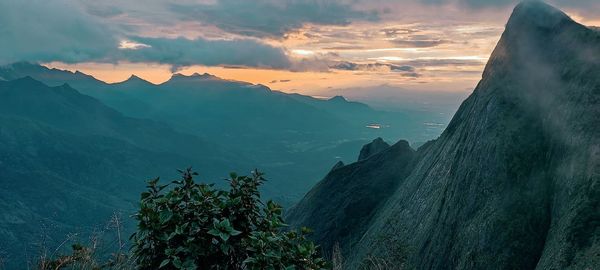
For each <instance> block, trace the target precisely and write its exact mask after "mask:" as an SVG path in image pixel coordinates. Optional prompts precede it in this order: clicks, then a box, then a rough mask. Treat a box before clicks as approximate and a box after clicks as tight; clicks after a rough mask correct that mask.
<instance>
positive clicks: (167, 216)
mask: <svg viewBox="0 0 600 270" xmlns="http://www.w3.org/2000/svg"><path fill="white" fill-rule="evenodd" d="M172 217H173V212H171V210H163V211H161V212H160V214H159V220H160V224H166V223H167V222H169V220H171V218H172Z"/></svg>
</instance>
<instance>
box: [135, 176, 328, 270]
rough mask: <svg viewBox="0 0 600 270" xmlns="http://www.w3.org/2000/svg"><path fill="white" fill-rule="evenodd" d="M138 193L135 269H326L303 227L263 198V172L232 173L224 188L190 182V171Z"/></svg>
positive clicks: (156, 183) (277, 206) (155, 183)
mask: <svg viewBox="0 0 600 270" xmlns="http://www.w3.org/2000/svg"><path fill="white" fill-rule="evenodd" d="M182 174H183V177H182V179H181V180H178V181H172V182H171V183H169V184H166V185H160V184H159V181H158V179H155V180H152V181H150V182H149V184H148V190H147V191H146V192H144V193H142V198H141V205H140V210H139V212H138V213H137V214H136V216H135V218H136V220H137V222H138V230H137V232H135V233H134V234H133V235H132V237H131V240H132V251H133V254H132V255H133V257H134V258H135V261H136V264H137V266H138V267H139V268H141V269H218V270H221V269H286V270H287V269H325V268H327V267H328V263H327V262H326V261H325V260H323V259H322V258H321V257H320V255H319V252H318V248H317V246H315V244H314V243H313V242H311V241H309V240H307V239H306V234H307V233H309V231H308V229H305V228H303V229H302V230H301V231H300V232H296V231H286V230H284V227H285V226H286V224H285V223H284V221H283V219H282V208H281V206H279V205H277V204H276V203H274V202H272V201H268V202H267V203H266V204H263V203H262V202H261V200H260V193H259V186H260V185H261V184H262V183H263V182H264V181H265V179H264V178H263V174H262V173H259V172H253V174H252V175H251V176H238V175H235V174H232V175H231V177H230V179H229V180H228V181H229V187H230V189H229V191H224V190H218V189H216V188H214V186H213V185H207V184H202V183H196V182H195V181H194V179H193V178H194V176H195V175H196V173H194V172H192V171H191V170H190V169H188V170H186V171H183V172H182Z"/></svg>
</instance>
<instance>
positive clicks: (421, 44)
mask: <svg viewBox="0 0 600 270" xmlns="http://www.w3.org/2000/svg"><path fill="white" fill-rule="evenodd" d="M391 42H392V43H394V44H395V45H397V46H398V47H400V48H431V47H436V46H439V45H441V44H444V43H449V42H450V41H447V40H441V39H402V38H399V39H394V40H391Z"/></svg>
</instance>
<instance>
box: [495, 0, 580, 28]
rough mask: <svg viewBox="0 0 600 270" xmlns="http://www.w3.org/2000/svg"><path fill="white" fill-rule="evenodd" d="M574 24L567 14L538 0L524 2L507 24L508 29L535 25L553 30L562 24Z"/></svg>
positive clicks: (518, 6)
mask: <svg viewBox="0 0 600 270" xmlns="http://www.w3.org/2000/svg"><path fill="white" fill-rule="evenodd" d="M566 21H569V22H573V21H572V20H571V18H569V16H567V14H565V13H564V12H562V11H560V10H559V9H557V8H555V7H553V6H551V5H549V4H546V3H544V2H542V1H538V0H528V1H523V2H521V3H520V4H519V5H517V6H516V7H515V9H514V10H513V13H512V15H511V16H510V19H509V20H508V23H507V28H512V27H517V28H518V27H521V26H523V25H527V24H529V25H534V26H536V27H542V28H553V27H556V26H557V25H558V24H560V23H561V22H566Z"/></svg>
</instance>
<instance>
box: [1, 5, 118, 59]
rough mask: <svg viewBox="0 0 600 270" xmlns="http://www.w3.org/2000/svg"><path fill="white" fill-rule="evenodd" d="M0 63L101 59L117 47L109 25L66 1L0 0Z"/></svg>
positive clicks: (116, 41)
mask: <svg viewBox="0 0 600 270" xmlns="http://www.w3.org/2000/svg"><path fill="white" fill-rule="evenodd" d="M0 36H1V37H2V42H0V62H4V63H8V62H15V61H34V62H38V61H39V62H49V61H61V62H65V63H77V62H84V61H94V60H101V61H105V60H106V58H107V57H108V55H107V52H108V51H111V50H113V49H114V48H116V46H118V43H119V42H118V40H117V39H116V37H115V35H114V34H113V33H112V32H111V29H110V27H106V26H103V25H101V24H100V23H99V22H98V21H95V20H94V18H92V17H90V16H87V15H86V14H85V13H84V12H82V10H80V9H78V6H77V5H73V4H72V2H71V1H67V0H54V1H45V0H28V1H20V0H3V1H0Z"/></svg>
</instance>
